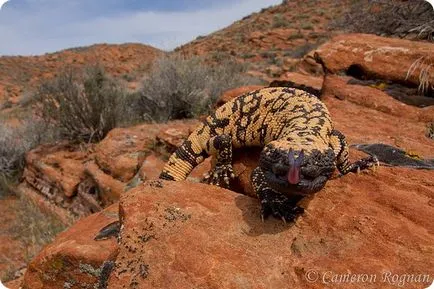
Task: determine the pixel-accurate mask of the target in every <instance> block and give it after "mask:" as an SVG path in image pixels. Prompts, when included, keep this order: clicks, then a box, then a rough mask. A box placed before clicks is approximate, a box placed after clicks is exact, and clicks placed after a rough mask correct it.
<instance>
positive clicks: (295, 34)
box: [288, 30, 304, 40]
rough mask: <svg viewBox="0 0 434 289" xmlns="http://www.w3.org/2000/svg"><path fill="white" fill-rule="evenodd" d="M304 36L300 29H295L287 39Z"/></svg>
mask: <svg viewBox="0 0 434 289" xmlns="http://www.w3.org/2000/svg"><path fill="white" fill-rule="evenodd" d="M301 38H304V35H303V33H301V31H300V30H299V31H297V32H294V33H292V34H291V35H289V36H288V40H295V39H301Z"/></svg>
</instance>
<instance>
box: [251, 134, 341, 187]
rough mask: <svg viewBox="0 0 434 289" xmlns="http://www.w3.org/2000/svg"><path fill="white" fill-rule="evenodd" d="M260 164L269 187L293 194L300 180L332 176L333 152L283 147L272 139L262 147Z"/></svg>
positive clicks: (293, 146)
mask: <svg viewBox="0 0 434 289" xmlns="http://www.w3.org/2000/svg"><path fill="white" fill-rule="evenodd" d="M259 166H260V167H261V169H262V171H263V173H264V176H265V180H266V182H267V183H268V185H269V186H270V187H271V188H272V189H274V190H276V191H279V192H282V193H294V192H296V191H297V190H298V189H299V187H300V185H301V183H302V181H303V182H304V183H306V181H308V182H309V181H313V180H314V179H315V178H317V177H318V176H321V175H323V176H327V177H329V176H331V174H332V172H333V171H334V153H333V151H331V150H326V151H324V152H320V151H318V150H313V151H306V150H304V149H302V148H300V147H297V146H295V145H292V146H289V145H288V146H286V147H283V146H282V145H279V146H278V145H276V144H274V143H273V142H271V143H269V144H268V145H266V146H265V147H264V149H263V150H262V152H261V155H260V158H259Z"/></svg>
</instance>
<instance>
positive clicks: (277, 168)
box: [271, 163, 288, 176]
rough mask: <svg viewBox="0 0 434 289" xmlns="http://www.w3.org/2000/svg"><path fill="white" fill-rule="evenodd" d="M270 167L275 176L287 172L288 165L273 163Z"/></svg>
mask: <svg viewBox="0 0 434 289" xmlns="http://www.w3.org/2000/svg"><path fill="white" fill-rule="evenodd" d="M271 169H272V171H273V173H274V174H275V175H276V176H284V175H286V174H287V173H288V167H287V166H285V165H284V164H282V163H277V164H274V165H273V166H272V168H271Z"/></svg>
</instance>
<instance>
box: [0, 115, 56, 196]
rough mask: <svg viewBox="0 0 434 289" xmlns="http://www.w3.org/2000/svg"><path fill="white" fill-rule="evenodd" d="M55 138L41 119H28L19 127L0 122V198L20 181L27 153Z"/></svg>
mask: <svg viewBox="0 0 434 289" xmlns="http://www.w3.org/2000/svg"><path fill="white" fill-rule="evenodd" d="M55 138H56V136H55V135H54V133H53V132H52V131H51V130H50V128H49V127H48V126H47V125H46V124H45V123H44V122H43V121H41V120H39V119H35V118H31V119H26V120H24V121H22V122H21V124H20V125H19V126H11V125H9V124H7V123H5V122H2V121H0V197H3V196H5V195H7V194H9V193H10V189H9V188H10V186H11V185H13V183H15V182H16V181H17V180H18V179H19V177H20V175H21V172H22V170H23V169H24V157H25V154H26V152H27V151H29V150H31V149H33V148H35V147H36V146H37V145H39V144H40V143H42V142H47V141H52V140H53V139H55Z"/></svg>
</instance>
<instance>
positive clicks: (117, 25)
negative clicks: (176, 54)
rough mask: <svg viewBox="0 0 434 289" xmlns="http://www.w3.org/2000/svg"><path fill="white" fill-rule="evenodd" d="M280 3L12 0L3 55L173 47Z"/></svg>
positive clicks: (0, 44)
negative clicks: (91, 48)
mask: <svg viewBox="0 0 434 289" xmlns="http://www.w3.org/2000/svg"><path fill="white" fill-rule="evenodd" d="M59 2H62V3H59ZM281 2H282V1H281V0H235V1H230V0H222V1H219V2H217V3H216V2H215V1H211V0H202V1H199V0H186V1H183V3H182V5H181V4H180V3H179V2H177V1H173V0H161V1H159V2H158V3H155V2H152V1H138V0H126V1H123V2H122V3H119V1H117V0H106V1H105V2H102V1H101V2H98V0H94V1H92V2H85V1H84V0H77V1H74V2H73V3H71V2H66V1H65V2H63V1H59V0H57V1H56V0H10V1H8V2H6V3H5V4H4V5H3V8H2V9H1V10H0V39H1V40H0V56H37V55H44V54H47V53H55V52H58V51H62V50H67V49H73V48H77V47H88V46H92V45H97V44H109V45H121V44H127V43H136V44H143V45H149V46H152V47H155V48H157V49H160V50H163V51H172V50H173V49H175V48H176V47H179V46H181V45H183V44H186V43H188V42H190V41H193V40H194V39H196V37H198V36H204V35H209V34H211V33H213V32H215V31H218V30H220V29H222V28H224V27H227V26H229V25H230V24H232V23H233V22H235V21H237V20H240V19H241V18H242V17H244V16H247V15H250V14H252V13H254V12H259V11H260V10H261V9H263V8H267V7H270V6H273V5H277V4H280V3H281ZM83 11H85V12H83Z"/></svg>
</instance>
